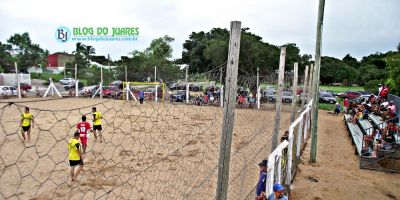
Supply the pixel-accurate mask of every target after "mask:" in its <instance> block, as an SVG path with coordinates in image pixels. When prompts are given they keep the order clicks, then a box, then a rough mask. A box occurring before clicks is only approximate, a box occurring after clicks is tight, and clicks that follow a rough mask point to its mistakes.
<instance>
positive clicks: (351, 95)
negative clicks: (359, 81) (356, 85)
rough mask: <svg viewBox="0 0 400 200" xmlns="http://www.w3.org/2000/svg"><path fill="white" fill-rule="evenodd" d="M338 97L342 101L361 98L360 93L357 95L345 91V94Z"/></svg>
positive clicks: (356, 93)
mask: <svg viewBox="0 0 400 200" xmlns="http://www.w3.org/2000/svg"><path fill="white" fill-rule="evenodd" d="M339 96H340V98H342V99H344V98H348V99H355V98H357V97H359V96H361V93H359V92H353V91H347V92H345V93H343V94H340V95H339Z"/></svg>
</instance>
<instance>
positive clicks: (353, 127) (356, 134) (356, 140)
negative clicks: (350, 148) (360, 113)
mask: <svg viewBox="0 0 400 200" xmlns="http://www.w3.org/2000/svg"><path fill="white" fill-rule="evenodd" d="M344 121H345V124H346V126H347V129H348V130H349V135H350V136H351V138H352V144H354V146H355V148H356V149H355V154H358V155H361V149H362V143H363V132H362V130H361V129H360V127H359V126H358V125H357V124H353V122H352V120H351V115H349V114H345V115H344Z"/></svg>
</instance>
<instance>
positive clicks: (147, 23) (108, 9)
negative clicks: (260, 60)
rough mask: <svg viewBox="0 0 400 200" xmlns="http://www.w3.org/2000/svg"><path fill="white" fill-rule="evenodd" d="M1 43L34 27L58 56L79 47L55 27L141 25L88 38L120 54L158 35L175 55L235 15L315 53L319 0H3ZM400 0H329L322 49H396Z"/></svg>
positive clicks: (358, 52)
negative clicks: (131, 31) (124, 35)
mask: <svg viewBox="0 0 400 200" xmlns="http://www.w3.org/2000/svg"><path fill="white" fill-rule="evenodd" d="M0 2H1V3H0V41H1V42H6V40H7V39H8V38H9V37H10V36H11V35H12V34H14V33H23V32H29V34H30V36H31V39H32V41H33V42H34V43H37V44H40V46H41V47H42V48H45V49H48V50H49V51H50V52H51V53H53V52H57V51H66V52H72V51H73V50H74V47H75V44H74V42H71V41H69V42H67V43H59V42H57V41H56V39H55V30H56V29H57V28H58V27H60V26H66V27H69V28H70V27H94V28H96V27H109V28H111V27H139V32H140V34H139V38H138V40H137V41H134V42H132V41H131V42H85V44H88V45H92V46H94V47H95V48H96V52H97V54H99V55H107V54H108V53H109V54H110V55H111V57H112V58H113V59H118V58H119V57H120V56H123V55H127V54H128V53H129V52H131V51H133V50H143V49H145V48H146V47H147V46H148V45H149V44H150V42H151V40H152V39H154V38H157V37H161V36H163V35H169V36H172V37H174V38H175V41H174V42H173V44H172V45H173V48H174V53H173V57H174V58H180V57H181V53H182V44H183V42H184V41H185V40H186V39H188V36H189V34H190V33H191V32H193V31H196V32H197V31H209V30H210V29H211V28H214V27H221V28H228V29H229V23H230V21H233V20H238V21H241V22H242V27H248V28H250V31H251V32H253V33H255V34H257V35H259V36H261V37H262V38H263V40H264V41H265V42H268V43H272V44H275V45H283V44H286V43H296V44H297V45H298V46H299V47H300V49H301V53H302V54H304V53H307V54H312V55H314V52H315V35H316V22H317V12H318V11H317V8H318V1H317V0H296V1H293V0H248V1H243V0H223V1H222V0H221V1H217V0H202V1H194V0H168V1H160V0H158V1H156V0H142V1H138V0H113V1H111V0H96V1H92V0H90V1H85V0H69V1H54V0H36V1H31V0H0ZM399 8H400V1H398V0H380V1H377V0H351V1H348V0H326V5H325V20H324V30H323V43H322V44H323V46H322V53H323V55H325V56H334V57H337V58H342V57H344V56H345V55H346V54H348V53H350V54H351V55H352V56H353V57H356V58H357V59H361V58H362V57H363V56H366V55H369V54H371V53H376V52H386V51H389V50H395V49H396V46H397V44H398V43H399V42H400V12H399Z"/></svg>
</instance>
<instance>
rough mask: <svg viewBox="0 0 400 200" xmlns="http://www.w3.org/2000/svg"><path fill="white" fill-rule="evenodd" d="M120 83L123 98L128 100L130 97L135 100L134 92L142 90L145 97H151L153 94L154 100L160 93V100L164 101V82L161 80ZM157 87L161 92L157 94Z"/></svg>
mask: <svg viewBox="0 0 400 200" xmlns="http://www.w3.org/2000/svg"><path fill="white" fill-rule="evenodd" d="M122 85H123V96H124V100H129V99H131V98H132V99H134V100H135V101H137V98H136V96H135V94H137V92H139V91H144V93H145V98H146V97H147V98H150V99H152V97H153V96H154V100H155V101H157V100H158V97H159V96H160V95H161V96H160V97H161V101H162V102H164V99H165V83H163V82H161V83H160V82H122ZM158 87H160V88H161V94H158V92H159V91H158ZM153 89H154V92H153ZM146 95H147V96H146Z"/></svg>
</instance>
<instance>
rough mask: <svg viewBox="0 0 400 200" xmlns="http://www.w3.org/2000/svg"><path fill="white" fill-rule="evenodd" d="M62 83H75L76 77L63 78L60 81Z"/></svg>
mask: <svg viewBox="0 0 400 200" xmlns="http://www.w3.org/2000/svg"><path fill="white" fill-rule="evenodd" d="M59 83H60V84H62V85H71V84H73V83H75V79H73V78H63V79H61V80H60V81H59Z"/></svg>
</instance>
